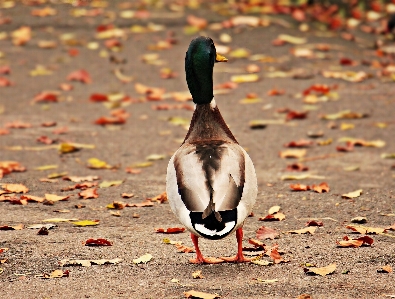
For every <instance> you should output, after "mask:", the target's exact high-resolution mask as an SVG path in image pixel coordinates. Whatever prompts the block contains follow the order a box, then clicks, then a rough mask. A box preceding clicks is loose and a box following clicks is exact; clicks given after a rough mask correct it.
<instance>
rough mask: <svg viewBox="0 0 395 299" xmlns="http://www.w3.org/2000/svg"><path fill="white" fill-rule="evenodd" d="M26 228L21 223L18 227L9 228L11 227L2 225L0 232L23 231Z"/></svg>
mask: <svg viewBox="0 0 395 299" xmlns="http://www.w3.org/2000/svg"><path fill="white" fill-rule="evenodd" d="M24 227H25V226H24V225H23V224H22V223H21V224H18V225H14V226H9V225H1V226H0V230H21V229H23V228H24Z"/></svg>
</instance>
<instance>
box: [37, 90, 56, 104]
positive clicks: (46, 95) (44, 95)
mask: <svg viewBox="0 0 395 299" xmlns="http://www.w3.org/2000/svg"><path fill="white" fill-rule="evenodd" d="M57 101H58V95H57V94H55V93H52V92H46V91H43V92H41V93H39V94H38V95H36V96H35V97H34V98H33V103H37V102H52V103H55V102H57Z"/></svg>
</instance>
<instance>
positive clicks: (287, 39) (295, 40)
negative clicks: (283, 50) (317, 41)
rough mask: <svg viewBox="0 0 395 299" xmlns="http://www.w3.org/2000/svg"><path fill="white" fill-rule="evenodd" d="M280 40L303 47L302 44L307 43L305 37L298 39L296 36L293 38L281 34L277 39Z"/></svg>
mask: <svg viewBox="0 0 395 299" xmlns="http://www.w3.org/2000/svg"><path fill="white" fill-rule="evenodd" d="M277 38H278V39H279V40H281V41H284V42H287V43H290V44H294V45H301V44H305V43H306V42H307V39H306V38H304V37H296V36H291V35H287V34H280V35H279V36H278V37H277Z"/></svg>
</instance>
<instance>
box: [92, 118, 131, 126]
mask: <svg viewBox="0 0 395 299" xmlns="http://www.w3.org/2000/svg"><path fill="white" fill-rule="evenodd" d="M125 122H126V120H125V119H124V118H121V117H114V116H102V117H100V118H98V119H96V120H95V122H94V123H95V124H96V125H100V126H104V125H122V124H124V123H125Z"/></svg>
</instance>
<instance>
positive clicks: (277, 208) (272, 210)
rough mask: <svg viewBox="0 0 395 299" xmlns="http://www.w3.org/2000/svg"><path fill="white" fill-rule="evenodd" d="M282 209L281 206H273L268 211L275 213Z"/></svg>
mask: <svg viewBox="0 0 395 299" xmlns="http://www.w3.org/2000/svg"><path fill="white" fill-rule="evenodd" d="M280 210H281V207H280V206H273V207H271V208H270V209H269V211H268V212H267V213H268V214H275V213H278V212H279V211H280Z"/></svg>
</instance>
